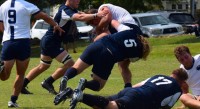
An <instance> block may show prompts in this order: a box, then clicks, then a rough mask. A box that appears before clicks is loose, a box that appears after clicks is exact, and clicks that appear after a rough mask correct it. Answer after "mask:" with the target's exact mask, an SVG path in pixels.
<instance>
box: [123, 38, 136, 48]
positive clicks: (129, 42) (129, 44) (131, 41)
mask: <svg viewBox="0 0 200 109" xmlns="http://www.w3.org/2000/svg"><path fill="white" fill-rule="evenodd" d="M124 44H125V46H126V47H133V46H135V47H136V46H137V43H136V42H135V40H134V39H127V40H124Z"/></svg>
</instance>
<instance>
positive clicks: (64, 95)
mask: <svg viewBox="0 0 200 109" xmlns="http://www.w3.org/2000/svg"><path fill="white" fill-rule="evenodd" d="M72 94H73V90H72V89H71V88H69V87H67V88H66V89H65V90H63V91H61V92H60V93H59V94H57V95H56V97H55V98H54V104H55V105H58V104H59V103H60V102H62V101H63V102H64V101H65V100H66V99H67V98H71V97H72Z"/></svg>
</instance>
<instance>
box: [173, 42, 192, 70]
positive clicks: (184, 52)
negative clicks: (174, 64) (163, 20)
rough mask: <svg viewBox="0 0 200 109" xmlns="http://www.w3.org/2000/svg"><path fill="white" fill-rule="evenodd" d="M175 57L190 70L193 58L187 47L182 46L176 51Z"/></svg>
mask: <svg viewBox="0 0 200 109" xmlns="http://www.w3.org/2000/svg"><path fill="white" fill-rule="evenodd" d="M174 55H175V56H176V58H177V60H178V61H179V62H180V63H181V64H183V66H184V67H186V68H190V67H191V66H192V65H193V57H192V56H191V53H190V50H189V48H188V47H187V46H184V45H181V46H178V47H176V48H175V49H174Z"/></svg>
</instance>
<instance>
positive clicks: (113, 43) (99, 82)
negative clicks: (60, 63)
mask: <svg viewBox="0 0 200 109" xmlns="http://www.w3.org/2000/svg"><path fill="white" fill-rule="evenodd" d="M111 24H112V25H113V27H115V28H117V27H118V26H119V25H120V24H119V22H117V21H116V20H113V21H112V23H111ZM149 52H150V47H149V43H148V42H147V41H146V40H145V39H144V38H143V37H142V36H138V35H137V34H136V33H135V31H134V30H133V29H132V28H129V27H128V26H125V25H123V28H120V29H119V30H118V32H117V33H114V34H110V35H108V36H106V37H102V38H101V39H99V40H97V41H95V42H93V43H92V44H90V45H89V46H88V47H87V48H86V49H85V51H84V52H83V53H82V55H81V56H80V58H79V59H78V60H77V61H76V62H75V64H74V65H73V66H72V67H71V68H69V69H68V70H67V71H66V73H65V75H64V76H63V78H62V79H61V83H60V93H59V94H58V95H57V96H56V98H57V97H59V96H60V95H62V92H63V90H64V89H65V88H66V85H67V81H68V80H69V79H71V78H73V77H75V76H76V75H78V74H80V73H81V72H83V70H85V69H86V68H88V67H89V66H90V65H93V68H92V73H93V74H92V80H91V81H88V82H86V85H85V87H86V88H89V89H91V90H94V91H99V90H101V89H102V88H103V87H104V85H105V83H106V81H107V79H108V78H109V76H110V74H111V70H112V68H113V66H114V64H115V63H116V62H120V61H123V60H126V59H128V60H131V61H133V62H135V61H137V60H139V59H144V60H145V59H146V58H147V56H148V55H149Z"/></svg>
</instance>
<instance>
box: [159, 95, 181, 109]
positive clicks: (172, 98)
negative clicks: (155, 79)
mask: <svg viewBox="0 0 200 109" xmlns="http://www.w3.org/2000/svg"><path fill="white" fill-rule="evenodd" d="M181 94H182V93H181V92H177V93H175V94H174V95H171V96H169V97H167V98H165V99H164V100H163V101H162V102H161V106H162V107H165V106H168V107H173V106H174V104H175V103H176V102H177V101H178V99H179V97H180V96H181Z"/></svg>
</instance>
